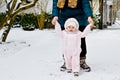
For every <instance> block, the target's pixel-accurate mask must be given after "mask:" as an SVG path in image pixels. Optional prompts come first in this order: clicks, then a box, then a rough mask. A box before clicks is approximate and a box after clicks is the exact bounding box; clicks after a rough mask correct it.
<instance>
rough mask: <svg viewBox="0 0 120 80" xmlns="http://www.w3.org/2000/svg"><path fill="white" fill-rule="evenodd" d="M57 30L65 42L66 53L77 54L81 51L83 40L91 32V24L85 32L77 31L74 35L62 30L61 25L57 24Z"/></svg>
mask: <svg viewBox="0 0 120 80" xmlns="http://www.w3.org/2000/svg"><path fill="white" fill-rule="evenodd" d="M55 30H56V32H57V34H58V35H60V36H61V37H62V39H63V42H64V49H66V50H65V52H66V51H67V52H74V53H75V52H76V51H78V50H81V48H80V45H81V38H83V37H86V36H87V34H88V33H89V32H90V24H89V25H88V26H86V28H85V29H84V31H83V32H81V31H79V30H77V31H76V32H74V33H70V32H67V31H66V30H61V26H60V24H59V23H58V22H57V23H56V25H55Z"/></svg>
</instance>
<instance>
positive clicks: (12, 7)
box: [0, 0, 38, 42]
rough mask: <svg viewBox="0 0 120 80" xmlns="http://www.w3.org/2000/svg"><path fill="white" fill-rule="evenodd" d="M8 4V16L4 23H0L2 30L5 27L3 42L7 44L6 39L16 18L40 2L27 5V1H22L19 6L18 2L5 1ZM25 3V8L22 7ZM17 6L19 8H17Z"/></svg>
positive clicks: (15, 0)
mask: <svg viewBox="0 0 120 80" xmlns="http://www.w3.org/2000/svg"><path fill="white" fill-rule="evenodd" d="M5 1H6V3H7V11H6V16H5V18H4V19H3V21H2V22H1V23H0V30H1V29H2V28H3V27H4V26H5V25H7V26H6V28H5V30H4V32H3V34H2V36H1V41H2V42H5V41H6V38H7V36H8V34H9V31H10V29H11V28H12V26H13V23H14V19H15V17H16V15H17V14H18V13H20V12H22V11H24V10H27V9H29V8H31V7H33V6H35V4H36V2H37V1H38V0H34V1H33V2H29V3H27V0H21V2H19V4H17V1H18V0H10V1H9V2H8V1H7V0H5ZM23 2H24V3H25V2H26V3H25V4H24V6H22V7H21V5H22V3H23ZM16 5H17V6H16Z"/></svg>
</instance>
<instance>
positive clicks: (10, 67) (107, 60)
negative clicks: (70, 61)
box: [0, 21, 120, 80]
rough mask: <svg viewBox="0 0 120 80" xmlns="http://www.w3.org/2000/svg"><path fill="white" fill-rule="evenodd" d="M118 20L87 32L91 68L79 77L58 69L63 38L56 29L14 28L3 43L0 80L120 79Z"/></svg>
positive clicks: (88, 58)
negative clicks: (101, 28) (57, 33)
mask: <svg viewBox="0 0 120 80" xmlns="http://www.w3.org/2000/svg"><path fill="white" fill-rule="evenodd" d="M118 23H120V21H118V22H117V23H116V24H114V25H113V26H108V28H107V29H103V30H99V29H94V30H93V31H91V32H90V33H89V34H88V36H87V38H86V42H87V50H88V54H87V63H88V64H89V65H90V66H91V68H92V71H91V72H84V71H82V70H81V71H80V75H79V77H74V76H73V74H71V73H70V74H68V73H67V72H61V71H59V68H60V66H61V65H62V64H63V59H62V49H61V48H62V45H61V43H62V41H61V39H60V38H59V37H58V36H57V35H56V33H55V30H54V29H45V30H37V29H36V30H34V31H24V30H22V29H21V28H12V30H11V31H10V34H9V35H8V38H7V41H6V42H5V43H2V44H0V80H120V76H119V75H120V69H119V68H120V63H119V61H120V58H119V56H120V54H119V53H120V42H119V41H120V35H119V34H120V24H118ZM2 31H3V30H1V31H0V36H1V34H2Z"/></svg>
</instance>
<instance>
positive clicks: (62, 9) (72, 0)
mask: <svg viewBox="0 0 120 80" xmlns="http://www.w3.org/2000/svg"><path fill="white" fill-rule="evenodd" d="M92 16H93V15H92V10H91V6H90V2H89V0H53V7H52V17H53V19H52V24H53V25H55V24H56V22H57V21H58V22H59V23H60V25H61V29H62V30H64V23H65V21H66V20H67V19H68V18H75V19H77V21H78V22H79V26H80V27H79V30H80V31H83V30H84V29H85V27H86V26H87V25H88V23H89V24H92V25H94V22H93V20H92ZM81 48H82V52H81V53H80V67H81V68H82V69H83V70H85V71H88V72H89V71H91V68H90V66H89V65H88V64H87V63H86V54H87V50H86V40H85V38H81ZM63 57H64V56H63ZM64 70H66V66H65V62H64V64H63V65H62V66H61V71H64Z"/></svg>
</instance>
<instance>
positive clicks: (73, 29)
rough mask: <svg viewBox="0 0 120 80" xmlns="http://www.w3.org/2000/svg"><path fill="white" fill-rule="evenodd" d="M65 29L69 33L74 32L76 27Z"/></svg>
mask: <svg viewBox="0 0 120 80" xmlns="http://www.w3.org/2000/svg"><path fill="white" fill-rule="evenodd" d="M66 29H67V30H68V31H69V32H74V31H75V30H76V27H74V26H68V27H67V28H66Z"/></svg>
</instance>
